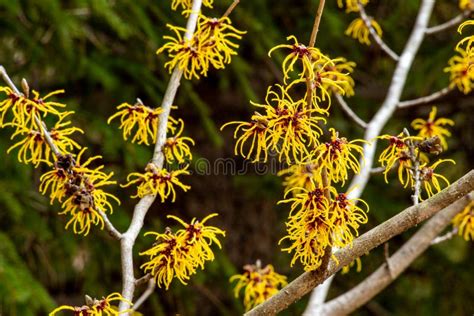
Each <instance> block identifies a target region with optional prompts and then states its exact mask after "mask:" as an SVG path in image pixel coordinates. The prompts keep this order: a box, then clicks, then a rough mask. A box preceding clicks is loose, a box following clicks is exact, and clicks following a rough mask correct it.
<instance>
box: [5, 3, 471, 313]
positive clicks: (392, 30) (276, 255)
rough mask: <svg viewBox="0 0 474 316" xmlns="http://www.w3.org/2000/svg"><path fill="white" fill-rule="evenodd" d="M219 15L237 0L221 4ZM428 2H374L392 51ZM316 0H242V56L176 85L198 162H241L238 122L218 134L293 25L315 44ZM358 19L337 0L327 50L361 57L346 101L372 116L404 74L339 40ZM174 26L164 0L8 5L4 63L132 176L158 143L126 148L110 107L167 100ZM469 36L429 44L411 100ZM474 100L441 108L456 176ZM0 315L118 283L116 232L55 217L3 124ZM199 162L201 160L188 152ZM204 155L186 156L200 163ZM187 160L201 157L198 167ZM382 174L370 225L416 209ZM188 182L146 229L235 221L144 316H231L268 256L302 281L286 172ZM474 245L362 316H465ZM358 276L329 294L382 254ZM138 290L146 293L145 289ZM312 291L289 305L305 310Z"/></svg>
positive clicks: (328, 18) (450, 101)
mask: <svg viewBox="0 0 474 316" xmlns="http://www.w3.org/2000/svg"><path fill="white" fill-rule="evenodd" d="M215 2H216V3H215V6H214V7H215V8H214V10H210V9H207V8H205V9H204V14H206V15H209V16H219V15H221V14H222V13H223V12H224V11H225V9H226V8H227V6H228V5H229V4H230V2H231V1H229V0H226V1H221V0H216V1H215ZM419 2H420V1H408V0H405V1H396V0H386V1H373V3H372V2H371V4H370V5H369V6H368V7H367V11H368V13H369V14H370V15H373V16H375V18H376V19H377V20H378V21H379V22H380V24H381V25H382V28H383V30H384V35H383V37H384V39H385V41H386V42H387V43H389V44H390V45H391V46H392V48H393V49H394V50H395V51H396V52H400V51H401V50H402V49H403V46H404V43H405V42H406V39H407V37H408V35H409V33H410V30H411V27H412V25H413V22H414V19H415V16H416V12H417V10H418V7H419ZM316 6H317V1H290V0H283V1H271V0H252V1H251V0H242V1H241V3H240V4H239V6H238V7H237V9H236V10H235V11H234V13H233V14H232V16H231V17H232V20H233V23H234V25H236V26H237V27H238V28H239V29H242V30H247V31H248V33H247V34H246V35H245V37H244V38H243V40H242V41H241V47H240V49H239V56H238V57H235V58H234V59H233V61H232V64H231V65H229V66H227V68H226V69H225V70H221V71H211V72H210V74H209V77H208V78H203V79H201V80H200V81H196V80H193V81H191V82H184V81H183V83H182V85H181V87H180V89H179V92H178V97H177V99H176V101H175V104H176V105H178V106H179V109H178V110H174V111H173V113H172V115H173V116H174V117H181V118H183V119H184V121H185V122H186V129H185V133H186V134H187V135H189V136H192V137H193V138H194V139H195V141H196V146H195V147H194V149H193V152H194V156H195V161H196V159H197V158H206V159H209V160H210V161H211V162H213V161H215V159H217V158H233V159H235V162H236V164H237V166H240V165H242V164H243V159H242V158H240V157H234V156H233V144H234V141H233V140H232V135H231V132H232V131H231V129H226V130H225V131H224V132H220V131H219V128H220V126H221V125H222V124H223V123H226V122H228V121H232V120H246V119H248V117H249V115H250V114H251V113H252V111H253V109H252V108H251V106H250V104H249V100H254V101H259V102H261V101H262V100H263V97H264V94H265V91H266V89H267V86H268V85H271V84H274V83H276V82H278V80H280V78H281V76H280V70H279V69H280V68H279V67H280V63H281V60H282V57H283V55H281V54H280V55H279V54H275V55H274V58H273V59H269V58H268V57H267V55H266V54H267V52H268V50H269V49H270V48H271V47H273V46H275V45H277V44H280V43H285V42H286V41H285V38H286V36H288V35H291V34H293V35H295V36H297V37H298V38H299V39H300V41H302V42H306V41H307V39H308V38H309V35H310V32H311V27H312V23H313V14H314V12H315V9H316ZM457 14H459V9H458V7H457V1H438V3H437V4H436V6H435V10H434V14H433V17H432V21H431V23H430V24H431V25H435V24H438V23H441V22H444V21H446V20H448V19H450V18H451V17H453V16H455V15H457ZM355 17H357V14H351V15H346V14H345V13H344V11H342V10H340V9H338V8H337V6H336V1H327V5H326V9H325V11H324V15H323V18H322V22H321V26H320V32H319V35H318V39H317V43H316V45H317V47H319V48H321V49H322V50H323V52H325V53H328V54H330V55H331V56H333V57H336V56H344V57H346V58H348V59H349V60H353V61H355V62H356V63H357V68H356V71H355V74H354V78H355V80H356V97H353V98H351V99H349V101H348V102H349V103H350V104H351V106H352V107H353V109H354V110H355V111H356V112H357V113H358V114H359V115H360V116H361V117H362V118H364V119H366V120H368V119H369V118H371V117H372V116H373V114H374V113H375V112H376V110H377V108H378V107H379V105H380V103H381V101H382V100H383V98H384V96H385V94H386V89H387V86H388V84H389V83H390V79H391V75H392V72H393V70H394V63H393V62H392V60H390V59H388V58H387V57H386V56H384V54H383V52H381V51H380V50H379V49H378V48H377V47H375V46H371V47H367V46H362V45H360V44H359V43H358V42H356V41H355V40H353V39H351V38H348V37H347V36H345V35H344V34H343V33H344V30H345V28H346V27H347V25H348V24H349V23H350V21H351V20H352V19H353V18H355ZM166 23H172V24H175V25H184V24H185V20H184V18H183V17H182V16H180V14H179V13H176V12H172V11H171V9H170V1H168V0H166V1H165V0H157V1H146V0H134V1H131V0H124V1H106V0H75V1H59V0H30V1H27V0H22V1H10V0H0V43H1V46H0V63H1V64H2V65H4V66H5V67H6V69H7V70H8V71H9V73H10V74H11V75H12V77H13V79H14V81H15V82H16V83H19V81H20V79H21V78H23V77H24V78H27V80H28V81H29V83H30V86H31V88H33V89H36V90H39V91H40V92H42V94H45V93H47V92H49V91H51V90H54V89H62V88H64V89H65V90H66V94H65V95H64V99H63V101H64V102H65V103H67V104H68V107H69V109H73V110H75V111H76V114H75V116H74V123H75V124H76V125H77V126H79V127H81V128H82V129H84V130H85V131H86V134H85V135H83V136H79V137H77V138H76V139H77V140H78V141H79V142H80V143H81V144H82V145H84V146H87V147H89V148H90V150H91V152H93V153H95V154H100V155H103V156H104V162H105V164H106V166H107V170H109V171H114V172H115V179H116V180H117V181H119V182H122V183H123V181H125V177H126V175H127V174H128V173H129V172H132V171H139V170H142V169H143V167H144V166H145V165H146V163H147V162H148V160H149V159H150V158H151V148H147V147H145V146H140V145H135V144H131V143H125V142H123V141H122V138H121V132H120V131H119V130H118V129H117V124H112V126H109V125H107V124H106V120H107V118H108V117H109V116H110V115H111V114H112V113H114V108H115V106H117V105H118V104H120V103H122V102H129V103H133V102H134V100H135V98H136V97H140V98H141V99H142V100H143V101H144V102H145V104H147V105H149V106H157V105H159V104H160V102H161V98H162V95H163V92H164V89H165V87H166V83H167V80H168V77H169V75H168V73H167V71H165V70H164V68H163V64H164V63H165V61H166V59H165V57H164V56H156V55H155V51H156V49H157V48H158V47H160V46H161V45H162V44H163V40H162V36H163V35H166V34H169V31H168V30H167V29H166V27H165V25H166ZM460 38H461V37H460V36H459V35H458V34H457V33H456V30H455V28H454V29H451V30H449V31H447V32H444V33H441V34H438V35H435V36H431V37H429V38H427V39H426V40H425V42H424V43H423V46H422V47H421V49H420V52H419V54H418V56H417V58H416V60H415V63H414V65H413V69H412V71H411V72H410V75H409V78H408V82H407V85H406V88H405V91H404V94H403V99H410V98H415V97H417V96H422V95H427V94H430V93H431V92H434V91H436V90H438V89H441V88H443V87H445V86H447V85H448V83H449V77H448V75H447V74H445V73H443V68H444V67H445V66H446V65H447V61H448V59H449V58H450V56H451V55H453V47H454V45H455V43H456V42H457V41H458V40H459V39H460ZM473 101H474V99H473V97H472V96H464V95H463V94H461V93H459V92H457V91H456V92H453V93H451V94H450V95H449V96H448V97H446V98H444V99H443V102H439V103H437V104H438V105H439V113H440V114H441V115H442V116H444V117H448V118H451V119H453V120H454V121H455V122H456V126H455V127H454V128H452V131H453V137H452V138H451V139H450V140H449V145H450V147H449V150H448V151H447V152H445V153H443V156H442V157H443V158H448V157H449V158H452V159H455V160H456V162H457V164H456V166H455V167H451V168H445V169H443V172H444V174H445V175H446V176H447V177H448V179H450V180H452V181H453V180H455V179H457V178H459V177H460V176H462V175H463V174H464V173H466V172H467V171H468V170H469V169H470V168H472V158H473V151H474V145H473V128H472V126H473V125H472V114H471V113H472V111H473V110H474V106H473V104H474V102H473ZM430 108H431V107H430V106H429V105H427V106H420V107H417V108H414V109H410V110H400V111H397V112H396V113H395V115H394V117H393V118H392V119H391V121H390V122H389V124H388V125H387V127H386V128H385V129H384V131H385V132H387V133H398V132H399V131H401V129H402V128H403V127H405V126H406V127H408V125H409V123H410V122H411V120H412V119H413V118H415V117H419V116H421V117H424V118H426V117H427V114H428V112H429V111H430ZM329 126H333V127H336V128H337V129H338V130H340V131H341V133H343V134H344V135H347V136H349V138H360V137H362V131H361V130H360V129H359V128H358V127H357V126H355V125H354V124H353V123H351V122H350V121H349V120H348V119H347V117H345V116H344V115H343V113H342V112H341V111H340V109H339V108H338V107H337V106H333V108H332V110H331V117H330V119H329ZM0 134H1V135H0V152H1V153H2V155H1V162H2V163H1V164H0V191H1V193H0V313H1V314H2V315H23V316H28V315H45V314H46V313H47V312H48V311H50V310H52V309H53V308H54V306H56V305H57V304H77V305H82V304H83V295H84V294H89V295H91V296H95V297H101V296H103V295H107V294H109V293H111V292H115V291H120V290H121V275H120V264H119V262H120V252H119V245H118V243H117V241H115V240H112V239H111V238H109V237H108V236H107V233H106V232H103V231H100V230H98V229H92V231H91V234H90V235H89V236H88V237H82V236H75V235H74V234H73V233H72V231H71V230H68V231H65V230H64V225H65V223H66V218H64V217H60V216H58V215H57V212H58V211H59V210H60V206H59V205H52V206H50V205H49V201H48V199H47V198H46V197H43V196H41V195H40V194H39V193H38V191H37V188H38V181H39V177H40V175H41V174H42V172H44V171H45V169H41V168H40V169H33V168H32V167H31V166H25V165H22V164H19V163H18V161H17V160H16V153H13V154H10V155H7V154H6V150H7V148H8V147H9V146H10V145H11V141H10V140H9V137H10V134H11V130H8V129H5V130H1V131H0ZM194 163H195V162H194ZM193 166H194V164H193V165H192V167H193ZM191 169H192V168H191ZM390 179H391V182H390V184H385V183H384V181H383V177H382V176H374V177H372V179H371V181H370V184H369V185H368V187H367V189H366V190H365V193H364V195H363V198H364V199H365V200H366V201H367V202H368V203H369V205H370V213H369V223H368V224H367V225H365V226H364V227H362V229H361V232H364V231H366V230H369V229H370V228H371V227H373V226H375V225H377V224H379V223H381V222H382V221H384V220H385V219H387V218H389V217H391V216H393V215H395V214H396V213H397V212H399V211H401V210H402V209H404V208H405V207H406V206H408V205H409V204H410V198H409V196H410V192H409V190H403V189H401V187H400V185H399V184H398V183H397V180H396V177H395V176H394V175H392V176H391V178H390ZM183 182H185V183H189V184H191V186H192V189H191V190H190V191H189V192H188V193H185V194H184V193H182V192H179V194H178V198H177V201H176V203H173V204H171V203H166V204H160V203H156V204H155V205H154V206H153V208H152V210H151V211H150V212H149V214H148V216H147V221H146V227H145V228H144V230H143V232H145V231H147V230H154V231H162V230H163V229H164V227H165V226H166V225H173V223H172V221H168V220H166V218H165V216H166V215H167V214H175V215H179V216H180V217H182V218H184V219H187V220H190V219H191V218H192V217H194V216H196V217H199V218H200V217H203V216H205V215H206V214H209V213H210V212H212V211H216V212H218V213H219V214H220V216H219V217H218V218H217V219H214V220H213V222H211V223H213V224H214V225H216V226H219V227H221V228H223V229H225V230H226V232H227V236H226V238H225V239H224V242H223V246H224V248H223V250H217V249H216V251H215V253H216V256H217V258H216V260H215V261H214V262H212V263H209V264H207V266H206V269H205V271H204V272H202V271H199V272H198V273H197V275H195V276H193V277H192V279H191V281H190V283H189V285H188V286H183V285H181V284H180V283H179V282H178V281H176V280H175V281H174V282H173V284H172V286H171V287H170V290H169V291H165V290H160V289H158V290H156V292H155V293H154V294H153V295H152V296H151V298H150V299H149V301H147V303H146V304H145V306H144V307H143V309H142V312H143V313H144V314H145V315H173V314H175V313H179V314H181V315H235V314H240V313H242V312H243V307H242V305H241V303H240V301H239V300H237V299H234V297H233V293H232V287H231V286H230V285H229V282H228V280H229V277H230V276H231V275H233V274H235V273H239V272H240V271H241V267H242V266H243V265H244V264H247V263H253V262H255V260H256V259H261V260H262V261H263V263H264V264H267V263H272V264H273V265H274V266H275V268H276V270H277V271H278V272H279V273H282V274H285V275H287V276H288V278H289V280H292V279H294V278H295V277H296V276H298V275H299V274H300V273H301V272H302V269H301V266H299V265H295V266H294V267H293V268H290V267H289V261H290V256H289V255H288V254H285V253H282V252H281V251H280V248H279V246H278V245H277V243H278V240H279V239H280V238H281V237H282V236H283V235H284V233H285V232H284V220H285V219H286V217H287V215H288V207H287V206H284V205H279V206H277V205H276V202H277V201H278V200H279V199H281V198H282V194H283V190H282V187H281V179H280V178H279V177H277V176H276V175H274V174H269V173H267V174H265V175H259V174H257V173H256V172H255V171H253V169H250V170H249V171H248V172H247V173H246V174H245V175H223V174H222V173H219V174H211V175H196V174H195V175H192V176H190V177H185V178H183ZM111 190H112V191H113V193H115V194H116V195H117V196H118V197H119V198H120V200H121V201H122V202H123V203H122V205H121V206H120V207H116V208H115V211H114V213H113V215H112V216H111V220H112V221H113V222H114V224H115V225H116V226H117V227H118V228H119V230H121V231H123V230H124V229H125V228H126V227H127V224H128V223H129V221H130V217H131V213H132V210H133V205H134V203H135V202H136V200H131V199H129V198H128V196H129V194H131V193H132V190H124V189H121V188H120V187H119V186H115V187H113V188H112V189H111ZM413 232H414V229H412V230H410V231H409V232H407V233H406V234H403V235H402V236H399V237H396V238H395V239H394V240H393V241H391V242H390V249H391V251H395V250H396V249H397V248H398V247H399V246H400V245H401V244H402V243H403V242H404V241H405V240H406V239H407V238H409V236H410V235H411V234H412V233H413ZM150 244H151V240H150V239H147V238H145V237H143V236H142V235H140V237H139V239H138V241H137V244H136V247H135V254H136V257H135V258H136V267H137V270H136V275H139V274H140V271H139V270H138V266H139V265H140V264H141V263H143V258H139V256H138V252H139V251H140V250H143V249H145V248H147V247H149V246H150ZM473 253H474V252H473V247H472V243H467V242H465V241H463V240H462V239H461V238H459V237H457V238H454V239H453V240H450V241H448V242H445V243H443V244H441V245H437V246H435V247H432V248H431V249H429V250H428V251H427V252H426V253H425V254H424V255H423V256H422V257H420V258H419V259H418V260H416V261H415V263H414V264H413V265H412V266H411V267H410V268H409V269H408V271H407V272H406V273H405V274H403V275H402V276H401V277H400V278H399V279H398V280H396V281H395V282H394V283H393V284H392V285H391V286H390V287H389V288H388V289H387V290H385V291H384V292H382V293H381V294H380V295H379V296H377V297H376V298H375V299H374V300H373V301H372V302H370V303H369V304H367V305H366V306H365V307H363V308H361V309H360V310H358V311H357V312H356V313H355V314H356V315H406V314H413V315H415V314H416V315H435V314H437V315H470V314H472V313H473V312H474V303H473V302H472V298H473V297H474V288H473V287H472V284H473V283H474V274H473V273H472V260H473V259H474V256H473ZM362 262H363V271H362V272H361V273H356V272H355V271H351V272H350V273H349V274H348V275H338V276H337V277H336V279H335V282H334V285H333V286H332V288H331V291H330V297H334V296H336V295H338V294H341V293H343V292H344V291H346V290H348V289H350V288H351V287H353V286H354V285H356V284H357V283H358V282H359V281H361V280H362V279H364V277H365V276H366V275H368V274H369V273H370V272H371V271H373V270H374V269H375V268H376V267H377V266H378V265H380V264H381V263H382V262H383V253H382V250H381V249H376V250H374V251H373V252H372V253H371V254H370V256H365V257H363V258H362ZM142 290H143V288H139V289H138V290H137V292H136V295H139V294H140V292H141V291H142ZM306 301H307V298H304V299H302V300H301V301H300V302H298V303H297V304H294V305H292V306H291V307H290V309H289V310H288V311H286V312H285V313H284V314H285V315H294V314H295V315H296V314H301V312H302V311H303V309H304V307H305V305H306Z"/></svg>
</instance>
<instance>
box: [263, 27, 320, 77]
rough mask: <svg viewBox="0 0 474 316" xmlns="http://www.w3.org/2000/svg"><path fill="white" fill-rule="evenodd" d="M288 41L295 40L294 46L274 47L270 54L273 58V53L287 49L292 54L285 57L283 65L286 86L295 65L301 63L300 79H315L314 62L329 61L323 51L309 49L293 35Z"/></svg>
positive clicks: (282, 45)
mask: <svg viewBox="0 0 474 316" xmlns="http://www.w3.org/2000/svg"><path fill="white" fill-rule="evenodd" d="M286 39H287V40H293V41H294V44H291V45H290V44H281V45H277V46H275V47H273V48H272V49H271V50H270V51H269V52H268V56H270V57H271V54H272V52H273V51H275V50H277V49H280V48H287V49H289V50H290V51H291V52H290V53H289V54H288V55H287V56H286V57H285V59H284V60H283V63H282V69H283V75H284V77H283V80H284V82H285V84H286V80H287V79H289V78H290V75H289V74H290V72H292V71H294V66H295V63H296V62H297V61H298V60H300V61H301V68H302V70H301V72H299V75H298V77H299V79H302V78H304V77H306V76H307V77H310V78H313V65H312V62H314V61H318V60H320V59H322V60H324V61H327V59H328V58H327V57H326V56H324V55H323V54H322V53H321V51H320V50H319V49H317V48H314V47H307V46H305V45H303V44H301V43H299V42H298V40H297V39H296V37H295V36H293V35H291V36H288V37H287V38H286Z"/></svg>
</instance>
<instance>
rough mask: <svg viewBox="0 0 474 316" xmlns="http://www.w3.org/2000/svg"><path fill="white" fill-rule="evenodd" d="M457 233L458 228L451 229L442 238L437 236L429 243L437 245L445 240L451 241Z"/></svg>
mask: <svg viewBox="0 0 474 316" xmlns="http://www.w3.org/2000/svg"><path fill="white" fill-rule="evenodd" d="M457 233H458V228H457V227H453V229H452V230H450V231H449V232H447V233H446V234H444V235H442V236H438V237H436V238H435V239H433V240H432V241H431V245H437V244H439V243H442V242H444V241H446V240H450V239H452V238H453V237H454V236H456V235H457Z"/></svg>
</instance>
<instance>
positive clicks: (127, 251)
mask: <svg viewBox="0 0 474 316" xmlns="http://www.w3.org/2000/svg"><path fill="white" fill-rule="evenodd" d="M201 4H202V0H194V1H193V5H192V8H191V14H190V15H189V18H188V21H187V23H186V32H185V34H184V38H185V39H187V40H189V39H191V38H192V36H193V34H194V31H195V29H196V24H197V19H198V16H199V12H200V10H201ZM182 75H183V71H182V70H181V69H179V68H178V67H175V68H174V70H173V72H172V74H171V78H170V80H169V82H168V86H167V88H166V91H165V95H164V96H163V101H162V103H161V108H162V109H163V111H162V112H161V114H160V116H159V123H158V130H157V141H156V144H155V149H154V152H153V158H152V162H153V164H155V166H156V167H157V168H158V169H161V168H163V164H164V159H165V157H164V155H163V151H162V149H163V146H164V144H165V143H166V129H167V124H168V118H169V114H170V110H171V106H172V104H173V102H174V99H175V96H176V92H177V91H178V87H179V85H180V80H181V76H182ZM155 198H156V196H154V195H146V196H144V197H143V198H141V199H140V201H138V203H137V204H136V205H135V208H134V211H133V217H132V221H131V223H130V226H129V228H128V229H127V231H126V232H125V233H124V234H123V236H122V240H121V244H120V247H121V260H122V283H123V284H122V296H123V297H124V298H125V299H127V300H128V301H132V300H133V294H134V292H135V282H136V280H135V276H134V265H133V246H134V244H135V240H136V239H137V237H138V234H139V233H140V231H141V229H142V227H143V224H144V221H145V216H146V214H147V212H148V210H149V209H150V207H151V205H152V204H153V202H154V201H155ZM128 308H129V304H128V303H127V302H125V301H122V302H120V305H119V310H120V311H121V312H123V311H125V310H127V309H128ZM123 315H128V313H125V314H123Z"/></svg>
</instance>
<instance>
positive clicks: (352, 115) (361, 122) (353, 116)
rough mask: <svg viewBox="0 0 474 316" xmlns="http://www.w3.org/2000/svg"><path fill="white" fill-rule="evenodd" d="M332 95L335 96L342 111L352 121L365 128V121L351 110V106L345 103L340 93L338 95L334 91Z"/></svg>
mask: <svg viewBox="0 0 474 316" xmlns="http://www.w3.org/2000/svg"><path fill="white" fill-rule="evenodd" d="M334 96H335V97H336V100H337V102H338V103H339V105H340V106H341V109H342V110H343V111H344V113H346V114H347V115H348V116H349V117H350V118H351V119H352V120H353V121H354V123H356V124H357V125H359V126H360V127H362V128H363V129H366V128H367V123H366V122H365V121H364V120H363V119H361V118H360V117H359V116H358V115H357V114H356V113H355V112H354V111H352V109H351V107H350V106H349V105H348V104H347V102H346V101H345V100H344V98H343V97H342V95H340V94H339V93H334Z"/></svg>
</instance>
